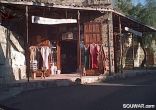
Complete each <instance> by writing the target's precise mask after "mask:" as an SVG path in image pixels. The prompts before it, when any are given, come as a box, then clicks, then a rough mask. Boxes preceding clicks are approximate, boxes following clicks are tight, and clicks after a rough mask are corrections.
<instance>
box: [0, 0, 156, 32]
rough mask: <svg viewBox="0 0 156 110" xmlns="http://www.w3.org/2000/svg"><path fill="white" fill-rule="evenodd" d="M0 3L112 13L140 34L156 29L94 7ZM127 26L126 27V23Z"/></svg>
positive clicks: (115, 12) (3, 2) (106, 9)
mask: <svg viewBox="0 0 156 110" xmlns="http://www.w3.org/2000/svg"><path fill="white" fill-rule="evenodd" d="M0 3H2V4H12V5H23V6H38V7H47V8H56V9H68V10H80V11H87V12H90V11H94V12H99V13H101V15H102V14H105V13H106V12H112V13H113V14H114V15H116V16H120V17H121V18H122V21H121V22H122V24H124V25H125V27H130V28H132V29H134V30H135V28H136V27H137V28H138V29H136V31H141V32H156V28H154V27H151V26H148V25H145V24H144V23H141V22H139V21H137V20H135V19H134V18H131V17H128V16H126V15H124V14H122V13H120V12H117V11H115V10H113V9H110V8H95V7H82V6H74V5H71V6H66V5H59V4H54V3H37V2H26V1H20V2H11V1H3V0H1V1H0ZM128 22H129V24H128V25H127V24H126V23H128Z"/></svg>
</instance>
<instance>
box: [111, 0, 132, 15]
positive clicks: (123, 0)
mask: <svg viewBox="0 0 156 110" xmlns="http://www.w3.org/2000/svg"><path fill="white" fill-rule="evenodd" d="M114 3H115V9H116V10H118V11H121V12H123V13H124V14H126V15H129V12H130V10H131V9H132V8H133V5H132V0H114Z"/></svg>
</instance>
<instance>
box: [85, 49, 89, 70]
mask: <svg viewBox="0 0 156 110" xmlns="http://www.w3.org/2000/svg"><path fill="white" fill-rule="evenodd" d="M84 66H85V69H89V46H88V47H87V46H84Z"/></svg>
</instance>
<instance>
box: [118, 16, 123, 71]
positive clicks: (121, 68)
mask: <svg viewBox="0 0 156 110" xmlns="http://www.w3.org/2000/svg"><path fill="white" fill-rule="evenodd" d="M119 34H120V64H121V66H120V72H121V73H123V39H122V36H121V34H122V26H121V18H120V16H119Z"/></svg>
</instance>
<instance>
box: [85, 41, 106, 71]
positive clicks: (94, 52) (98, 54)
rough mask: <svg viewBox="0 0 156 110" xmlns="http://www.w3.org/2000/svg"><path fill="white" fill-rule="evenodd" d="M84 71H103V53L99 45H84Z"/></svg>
mask: <svg viewBox="0 0 156 110" xmlns="http://www.w3.org/2000/svg"><path fill="white" fill-rule="evenodd" d="M83 52H84V54H83V57H84V62H83V63H84V67H85V68H84V69H85V70H89V69H98V70H99V71H100V73H103V72H104V70H105V53H104V50H103V46H102V45H99V44H95V43H92V44H86V45H84V49H83Z"/></svg>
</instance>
